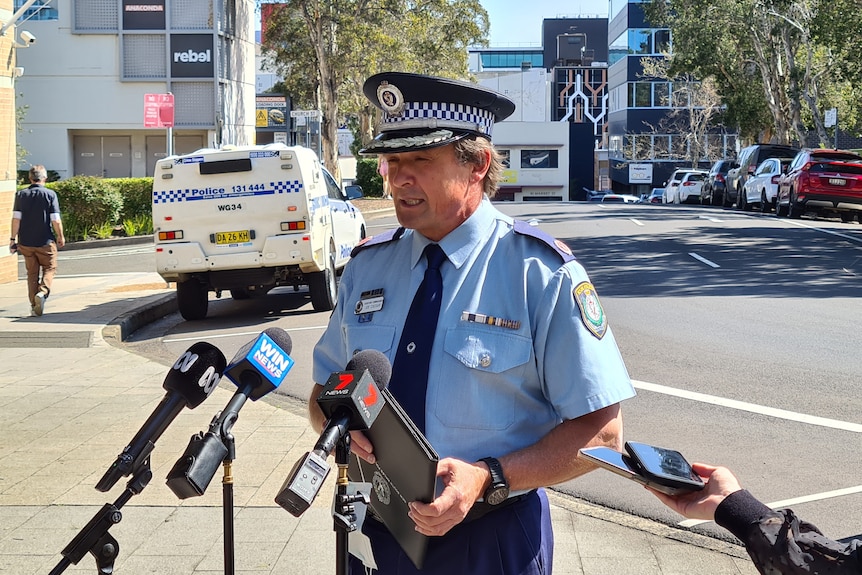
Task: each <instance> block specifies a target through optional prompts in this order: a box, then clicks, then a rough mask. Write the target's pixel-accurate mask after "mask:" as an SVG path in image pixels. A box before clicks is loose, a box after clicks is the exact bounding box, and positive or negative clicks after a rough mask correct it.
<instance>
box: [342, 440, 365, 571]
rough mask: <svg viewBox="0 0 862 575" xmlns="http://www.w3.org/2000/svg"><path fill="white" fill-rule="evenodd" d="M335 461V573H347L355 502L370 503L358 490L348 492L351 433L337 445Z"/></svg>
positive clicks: (354, 524)
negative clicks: (349, 537)
mask: <svg viewBox="0 0 862 575" xmlns="http://www.w3.org/2000/svg"><path fill="white" fill-rule="evenodd" d="M335 463H336V464H337V465H338V478H337V479H336V483H335V505H334V508H333V512H332V519H333V523H334V527H333V528H334V529H335V573H336V575H347V573H348V571H349V566H350V553H349V551H348V550H347V536H348V534H349V533H350V532H352V531H356V513H355V511H356V507H355V506H354V503H362V504H364V505H368V504H369V503H371V500H370V498H369V497H368V495H366V494H365V493H362V492H361V491H357V492H356V494H355V495H349V494H348V493H347V485H348V479H347V468H348V466H349V465H350V434H349V433H345V434H344V435H343V436H342V438H341V439H339V440H338V443H337V444H336V445H335Z"/></svg>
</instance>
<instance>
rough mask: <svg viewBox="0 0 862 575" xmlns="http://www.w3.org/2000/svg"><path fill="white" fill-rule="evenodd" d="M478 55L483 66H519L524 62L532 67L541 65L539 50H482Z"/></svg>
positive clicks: (541, 58) (541, 57)
mask: <svg viewBox="0 0 862 575" xmlns="http://www.w3.org/2000/svg"><path fill="white" fill-rule="evenodd" d="M480 57H481V59H482V67H483V68H520V67H521V66H522V65H524V64H529V65H530V66H531V67H533V68H541V67H542V66H543V56H542V53H541V52H526V51H520V52H482V53H481V54H480Z"/></svg>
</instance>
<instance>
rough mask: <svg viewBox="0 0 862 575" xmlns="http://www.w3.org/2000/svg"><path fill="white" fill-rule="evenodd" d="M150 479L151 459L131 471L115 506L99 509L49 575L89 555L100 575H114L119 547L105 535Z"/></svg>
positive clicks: (66, 548)
mask: <svg viewBox="0 0 862 575" xmlns="http://www.w3.org/2000/svg"><path fill="white" fill-rule="evenodd" d="M152 478H153V472H152V470H151V469H150V458H149V457H147V458H146V459H144V461H143V462H142V463H141V464H140V465H139V466H137V467H136V468H135V469H134V471H133V473H132V478H131V479H129V482H128V483H127V484H126V489H125V490H124V491H123V493H121V494H120V496H119V497H118V498H117V500H116V501H114V503H105V505H104V506H103V507H102V509H100V510H99V511H98V512H97V513H96V514H95V515H94V516H93V518H92V519H90V522H89V523H87V524H86V525H85V526H84V528H83V529H81V531H79V532H78V534H77V535H76V536H75V538H74V539H72V541H71V542H70V543H69V544H68V545H66V547H65V548H64V549H63V551H62V552H61V554H62V555H63V559H61V560H60V562H59V563H57V565H56V566H55V567H54V568H53V569H52V570H51V572H50V574H49V575H60V573H62V572H63V571H65V570H66V568H67V567H69V565H72V564H74V565H77V564H78V562H79V561H80V560H81V559H82V558H83V557H84V555H86V554H87V552H90V553H91V554H92V555H93V557H94V558H95V559H96V569H97V573H99V575H110V574H111V573H113V572H114V560H115V559H116V558H117V555H119V553H120V544H119V543H118V542H117V540H116V539H114V537H113V536H112V535H111V534H110V533H108V529H110V528H111V525H115V524H117V523H119V522H120V521H121V520H122V519H123V514H122V513H121V512H120V509H121V508H122V507H123V505H125V504H126V503H128V501H129V500H130V499H131V498H132V496H133V495H137V494H139V493H140V492H141V491H143V490H144V487H146V486H147V484H148V483H149V482H150V479H152Z"/></svg>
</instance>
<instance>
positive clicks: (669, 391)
mask: <svg viewBox="0 0 862 575" xmlns="http://www.w3.org/2000/svg"><path fill="white" fill-rule="evenodd" d="M632 385H634V386H635V389H643V390H646V391H652V392H654V393H662V394H664V395H672V396H674V397H681V398H683V399H690V400H692V401H699V402H701V403H709V404H712V405H718V406H721V407H729V408H730V409H738V410H740V411H748V412H751V413H757V414H759V415H766V416H768V417H775V418H778V419H786V420H787V421H796V422H799V423H806V424H808V425H817V426H820V427H828V428H830V429H840V430H842V431H850V432H853V433H862V425H860V424H858V423H852V422H850V421H840V420H838V419H828V418H826V417H818V416H816V415H808V414H805V413H797V412H795V411H787V410H784V409H776V408H774V407H767V406H765V405H758V404H756V403H748V402H745V401H737V400H735V399H728V398H726V397H718V396H715V395H707V394H705V393H698V392H696V391H688V390H685V389H677V388H674V387H667V386H665V385H658V384H656V383H648V382H646V381H637V380H632Z"/></svg>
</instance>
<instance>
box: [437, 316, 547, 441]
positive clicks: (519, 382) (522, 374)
mask: <svg viewBox="0 0 862 575" xmlns="http://www.w3.org/2000/svg"><path fill="white" fill-rule="evenodd" d="M443 349H444V354H443V359H442V361H441V365H440V368H441V369H440V374H439V379H438V382H439V383H438V385H437V387H436V389H435V411H436V416H437V417H438V418H439V419H440V421H441V422H442V423H443V424H444V425H446V426H454V427H460V428H468V429H492V430H502V429H506V428H507V427H509V426H510V425H512V423H513V422H514V421H515V417H516V409H517V406H518V405H519V401H524V399H525V396H524V394H525V392H526V391H525V389H524V387H525V382H526V381H527V380H529V379H530V377H529V376H528V375H527V374H528V373H530V371H529V366H530V365H532V364H534V363H535V362H532V361H531V360H532V358H533V342H532V340H531V339H530V338H528V337H524V336H522V335H518V334H515V333H504V332H502V331H501V330H499V328H490V329H482V328H481V327H480V326H475V327H473V326H471V327H466V326H465V327H455V328H452V329H449V330H447V332H446V336H445V340H444V343H443ZM533 371H535V370H533Z"/></svg>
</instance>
